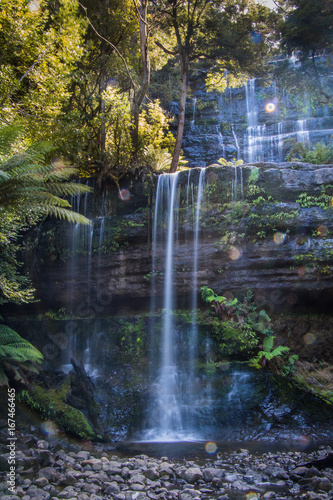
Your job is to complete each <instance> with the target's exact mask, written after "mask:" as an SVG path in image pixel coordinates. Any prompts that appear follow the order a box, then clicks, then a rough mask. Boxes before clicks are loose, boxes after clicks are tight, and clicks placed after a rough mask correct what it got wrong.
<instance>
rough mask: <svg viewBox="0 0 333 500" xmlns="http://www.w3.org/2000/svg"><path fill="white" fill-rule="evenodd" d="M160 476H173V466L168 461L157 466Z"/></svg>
mask: <svg viewBox="0 0 333 500" xmlns="http://www.w3.org/2000/svg"><path fill="white" fill-rule="evenodd" d="M159 473H160V477H162V476H173V467H172V465H170V464H168V463H162V464H161V465H160V468H159Z"/></svg>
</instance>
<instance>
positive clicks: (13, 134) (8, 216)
mask: <svg viewBox="0 0 333 500" xmlns="http://www.w3.org/2000/svg"><path fill="white" fill-rule="evenodd" d="M51 154H52V148H50V146H49V145H48V144H46V143H40V144H36V145H34V146H31V147H25V144H24V141H22V140H20V131H19V129H17V128H15V127H10V126H6V127H3V128H2V129H0V214H1V219H0V256H1V260H0V303H4V302H17V303H20V302H29V301H31V300H32V299H33V289H32V288H31V285H30V283H29V280H28V278H27V277H26V276H24V275H22V274H21V271H20V268H21V263H20V261H19V253H20V251H21V250H22V249H23V248H24V243H23V238H22V235H23V233H24V232H25V231H26V230H27V229H29V228H30V227H32V226H34V225H36V224H37V223H39V222H41V221H42V220H43V219H45V217H47V216H55V217H57V218H60V219H65V220H67V221H70V222H76V223H81V224H89V220H88V219H86V218H85V217H83V216H82V215H80V214H77V213H76V212H73V211H72V210H71V205H70V203H69V202H68V201H67V200H66V199H65V197H69V196H74V195H77V194H79V193H84V192H87V190H88V189H89V188H87V187H86V186H83V185H80V184H77V183H73V182H70V181H71V179H72V177H73V176H74V175H75V174H76V169H74V168H73V167H69V166H67V165H66V164H65V163H64V162H63V161H62V160H60V159H54V160H53V161H52V160H51V158H52V156H51Z"/></svg>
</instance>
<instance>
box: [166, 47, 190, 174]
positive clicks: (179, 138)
mask: <svg viewBox="0 0 333 500" xmlns="http://www.w3.org/2000/svg"><path fill="white" fill-rule="evenodd" d="M180 64H181V71H182V88H181V94H180V100H179V114H178V128H177V135H176V144H175V149H174V152H173V157H172V162H171V167H170V173H171V174H172V173H174V172H176V170H177V168H178V162H179V156H180V151H181V149H182V142H183V134H184V126H185V108H186V97H187V85H188V71H189V61H188V56H187V54H186V53H183V54H181V55H180Z"/></svg>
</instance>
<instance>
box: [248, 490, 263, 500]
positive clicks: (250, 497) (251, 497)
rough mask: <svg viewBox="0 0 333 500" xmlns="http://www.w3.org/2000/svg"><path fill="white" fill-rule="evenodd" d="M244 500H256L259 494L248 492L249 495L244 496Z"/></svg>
mask: <svg viewBox="0 0 333 500" xmlns="http://www.w3.org/2000/svg"><path fill="white" fill-rule="evenodd" d="M245 498H246V500H256V499H257V498H260V497H259V493H255V492H254V491H250V492H249V493H247V494H246V497H245Z"/></svg>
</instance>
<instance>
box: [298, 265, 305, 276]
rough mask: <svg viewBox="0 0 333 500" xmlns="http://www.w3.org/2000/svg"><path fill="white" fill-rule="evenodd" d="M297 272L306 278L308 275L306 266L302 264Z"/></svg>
mask: <svg viewBox="0 0 333 500" xmlns="http://www.w3.org/2000/svg"><path fill="white" fill-rule="evenodd" d="M297 274H298V276H299V277H300V278H304V276H305V275H306V268H305V266H301V267H300V268H299V269H298V271H297Z"/></svg>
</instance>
